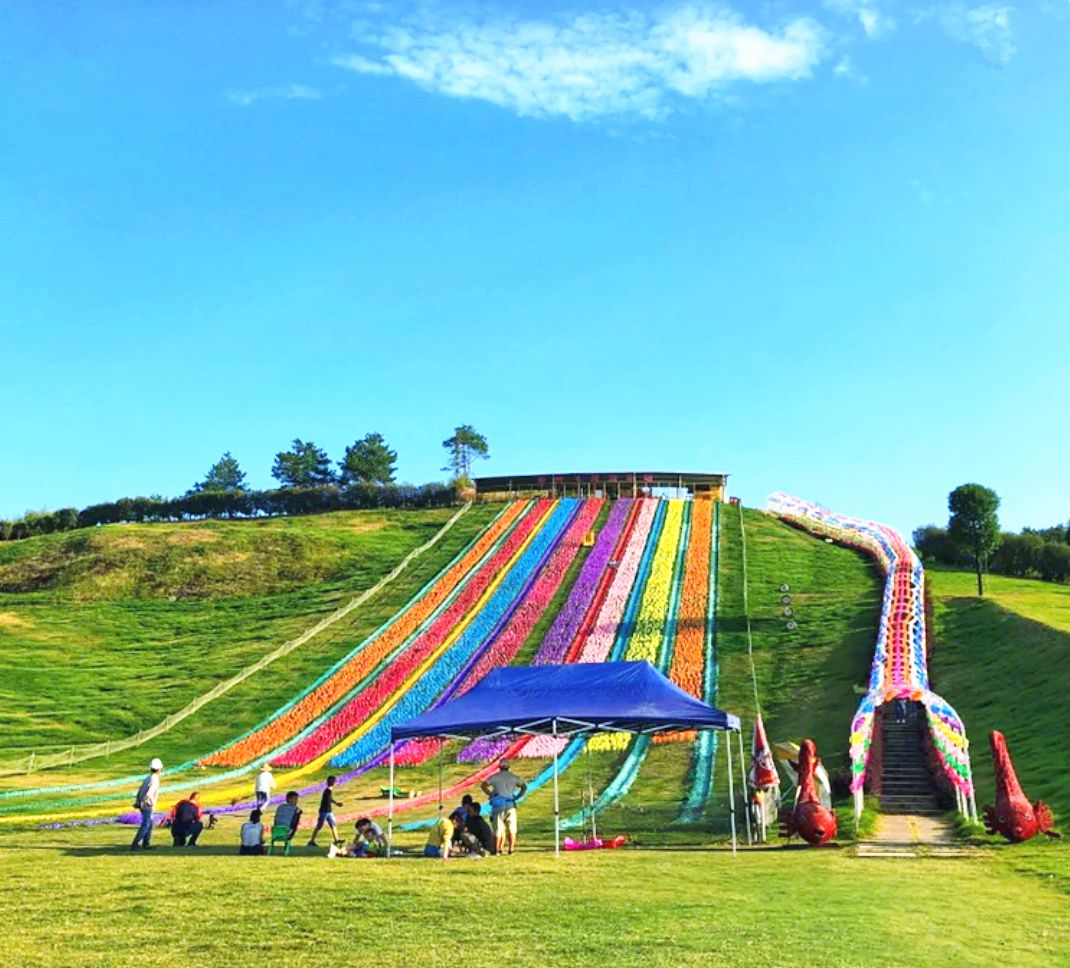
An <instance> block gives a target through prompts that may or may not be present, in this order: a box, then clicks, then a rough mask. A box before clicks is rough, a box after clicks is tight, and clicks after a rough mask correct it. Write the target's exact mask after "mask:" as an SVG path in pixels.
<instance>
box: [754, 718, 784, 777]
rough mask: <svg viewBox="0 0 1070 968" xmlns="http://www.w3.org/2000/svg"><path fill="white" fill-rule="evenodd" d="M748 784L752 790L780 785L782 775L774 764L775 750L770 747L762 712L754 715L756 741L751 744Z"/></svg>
mask: <svg viewBox="0 0 1070 968" xmlns="http://www.w3.org/2000/svg"><path fill="white" fill-rule="evenodd" d="M747 784H748V785H749V786H750V788H751V789H752V790H762V789H765V788H766V787H773V786H780V777H779V776H777V771H776V767H775V766H774V765H773V751H772V750H771V749H769V740H768V739H766V737H765V726H764V724H763V723H762V717H761V714H760V713H759V714H758V715H757V716H755V717H754V742H753V743H752V745H751V754H750V772H749V773H748V774H747Z"/></svg>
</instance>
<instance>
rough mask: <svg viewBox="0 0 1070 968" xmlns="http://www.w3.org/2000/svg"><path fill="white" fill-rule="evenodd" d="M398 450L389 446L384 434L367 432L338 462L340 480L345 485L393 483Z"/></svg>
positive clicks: (347, 449) (348, 448)
mask: <svg viewBox="0 0 1070 968" xmlns="http://www.w3.org/2000/svg"><path fill="white" fill-rule="evenodd" d="M397 460H398V452H397V451H396V450H391V449H390V447H388V446H387V443H386V439H385V438H384V437H383V435H382V434H377V433H371V434H366V435H365V436H364V438H363V439H361V440H358V441H356V442H355V443H354V444H353V446H352V447H347V448H346V456H345V458H344V459H343V460H340V461H339V462H338V470H339V475H338V476H339V480H340V482H341V484H342V486H343V487H349V486H350V485H351V484H391V483H393V481H394V468H395V466H396V464H397Z"/></svg>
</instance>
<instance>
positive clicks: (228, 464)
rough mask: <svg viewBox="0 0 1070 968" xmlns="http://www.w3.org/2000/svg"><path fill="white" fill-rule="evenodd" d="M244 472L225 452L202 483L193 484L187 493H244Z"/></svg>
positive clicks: (229, 454) (227, 452)
mask: <svg viewBox="0 0 1070 968" xmlns="http://www.w3.org/2000/svg"><path fill="white" fill-rule="evenodd" d="M244 490H245V472H244V471H242V469H241V467H239V466H238V462H237V460H236V459H235V458H234V457H233V456H231V453H230V451H229V450H228V451H226V453H224V454H223V456H222V457H220V458H219V460H217V461H216V462H215V463H214V464H213V465H212V466H211V468H210V469H209V471H208V473H207V474H206V475H205V478H204V480H203V481H201V482H200V483H199V484H194V485H193V487H192V488H190V491H189V493H191V494H192V493H194V492H196V491H208V492H215V491H244Z"/></svg>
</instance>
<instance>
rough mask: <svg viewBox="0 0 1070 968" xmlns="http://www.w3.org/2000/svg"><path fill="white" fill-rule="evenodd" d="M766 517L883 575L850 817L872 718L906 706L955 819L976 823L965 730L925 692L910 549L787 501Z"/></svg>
mask: <svg viewBox="0 0 1070 968" xmlns="http://www.w3.org/2000/svg"><path fill="white" fill-rule="evenodd" d="M769 510H770V511H772V512H773V513H774V514H775V515H777V517H779V518H781V519H782V520H784V521H787V522H789V523H791V524H794V525H795V526H796V527H798V528H801V529H803V530H805V531H808V532H810V533H811V534H816V535H820V536H821V537H824V538H830V539H831V540H833V541H838V542H839V543H841V544H845V545H849V546H850V547H852V548H857V549H859V550H861V551H865V552H866V553H868V554H870V555H872V557H873V558H875V559H876V561H877V563H878V565H880V567H881V570H882V571H883V572H884V575H885V581H884V599H883V603H882V605H881V615H880V624H879V626H878V631H877V642H876V645H875V647H874V651H873V663H872V666H871V667H870V676H869V688H868V690H867V691H866V694H865V695H864V696H863V697H862V700H861V702H860V703H859V704H858V709H857V711H856V712H855V716H854V719H853V720H852V722H851V790H852V791H853V792H854V794H855V809H856V811H857V812H861V809H862V788H863V785H864V783H865V779H866V768H867V766H868V765H869V752H870V745H871V743H872V739H873V726H874V720H875V716H876V711H877V709H879V708H880V707H881V706H882V705H883V704H884V703H888V702H892V701H893V700H895V699H912V700H914V701H916V702H920V703H921V704H922V705H923V706H924V707H925V712H926V720H927V725H928V727H929V736H930V737H931V739H932V742H933V747H934V748H935V750H936V752H937V756H938V757H939V759H940V765H941V767H942V768H943V772H944V775H945V776H946V777H947V780H948V781H949V782H950V784H951V785H952V787H953V788H954V789H955V791H956V795H957V796H958V798H959V809H960V812H962V813H967V812H970V813H971V814H972V815H973V818H974V820H975V821H976V819H977V817H976V814H977V808H976V806H975V805H974V787H973V774H972V772H971V769H970V754H969V743H968V741H967V739H966V727H965V726H964V725H963V722H962V719H961V718H960V717H959V715H958V713H956V712H955V710H954V709H953V708H952V707H951V705H950V704H949V703H948V702H947V701H946V700H945V699H943V698H942V697H940V696H938V695H937V694H936V693H935V692H933V691H932V689H931V688H930V687H929V668H928V655H927V640H926V627H925V572H924V569H923V568H922V565H921V560H920V559H919V558H918V556H917V555H916V554H915V553H914V549H913V548H911V547H910V545H908V544H907V543H906V541H904V540H903V537H902V535H900V534H899V532H897V531H895V530H893V529H892V528H889V527H888V526H887V525H883V524H877V523H876V522H873V521H865V520H862V519H860V518H851V517H847V516H846V515H842V514H836V513H834V512H832V511H829V510H828V509H827V508H823V507H820V506H819V505H817V504H812V503H810V502H808V501H803V500H800V499H799V498H795V497H791V496H790V495H787V494H781V493H777V494H774V495H772V497H770V499H769ZM967 805H968V809H967Z"/></svg>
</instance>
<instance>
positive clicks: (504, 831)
mask: <svg viewBox="0 0 1070 968" xmlns="http://www.w3.org/2000/svg"><path fill="white" fill-rule="evenodd" d="M481 787H482V789H483V792H484V793H485V794H486V795H487V796H488V797H489V798H490V819H491V826H492V827H493V828H494V839H495V843H496V848H497V852H498V853H499V854H500V853H501V852H502V849H503V848H504V847H505V844H506V841H508V843H509V853H510V854H511V853H512V852H513V851H514V850H516V827H517V823H516V802H517V800H519V799H520V798H521V797H522V796H523V795H524V792H525V791H526V790H527V788H528V785H527V784H526V783H525V782H524V781H523V780H521V779H520V777H518V776H516V775H515V774H513V773H510V772H509V761H508V760H502V761H501V762H500V763H499V764H498V772H497V773H495V774H493V775H492V776H491V777H490V778H489V779H486V780H484V781H483V783H482V784H481Z"/></svg>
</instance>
